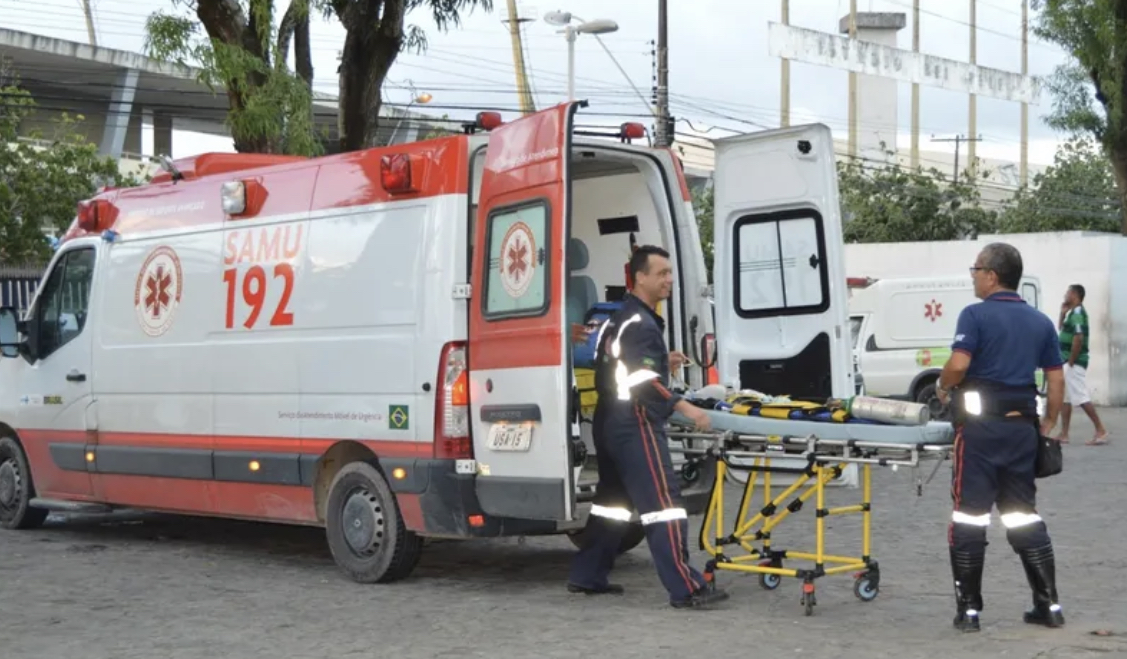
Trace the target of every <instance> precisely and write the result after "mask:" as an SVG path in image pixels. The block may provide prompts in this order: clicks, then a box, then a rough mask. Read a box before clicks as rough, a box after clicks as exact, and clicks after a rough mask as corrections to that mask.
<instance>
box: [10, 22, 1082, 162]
mask: <svg viewBox="0 0 1127 659" xmlns="http://www.w3.org/2000/svg"><path fill="white" fill-rule="evenodd" d="M91 2H92V3H93V5H94V17H95V25H96V29H97V36H98V42H99V45H102V46H108V47H112V48H117V49H121V50H129V51H136V52H140V51H142V50H143V48H144V38H145V27H144V26H145V18H146V17H147V16H148V15H149V14H150V13H152V12H154V11H160V10H164V11H174V12H181V13H183V12H184V9H183V8H182V5H180V6H179V7H178V6H176V5H174V2H175V0H91ZM556 2H558V3H560V4H551V5H548V4H540V3H538V2H534V1H531V0H530V1H520V2H518V7H519V9H518V12H519V13H520V15H521V16H522V17H525V18H530V19H533V20H531V21H530V22H527V23H525V24H524V40H525V50H526V68H527V69H528V72H529V78H530V81H531V84H532V87H533V91H534V100H535V101H536V103H537V106H538V107H546V106H549V105H551V104H555V103H558V102H560V101H564V100H566V92H567V70H568V69H567V44H566V42H565V41H564V38H563V35H561V34H558V33H557V30H558V29H559V28H557V27H555V26H553V25H550V24H548V23H547V22H545V21H544V20H543V16H544V15H545V14H546V13H547V12H548V11H551V10H557V9H558V10H564V11H570V12H572V13H573V14H574V15H576V16H578V17H580V18H582V19H585V20H593V19H597V18H603V19H612V20H614V21H615V22H616V23H617V24H618V26H619V29H618V31H617V32H614V33H612V34H606V35H603V36H602V40H603V43H604V44H605V45H606V47H607V49H609V51H610V53H611V55H613V59H612V58H611V57H610V56H608V54H607V52H605V51H604V50H603V49H602V48H601V47H600V46H599V44H598V43H597V42H596V41H595V40H594V38H593V37H591V36H590V35H581V36H580V37H579V38H578V41H577V43H576V55H575V86H576V96H577V97H578V98H585V99H587V100H588V101H590V107H589V108H588V109H587V111H586V112H585V114H586V116H585V118H584V119H583V120H582V121H583V123H584V124H585V125H596V124H601V125H617V123H619V122H621V121H624V120H634V121H642V122H646V123H647V125H649V122H650V121H651V120H652V115H650V111H651V109H650V107H649V106H648V105H647V103H648V99H649V97H650V94H651V89H652V86H653V84H654V60H653V57H652V55H651V51H652V48H653V46H652V43H651V42H652V40H654V39H655V38H656V34H657V6H658V2H657V0H613V1H611V0H556ZM80 4H81V3H80V0H36V1H35V2H34V3H33V2H30V1H29V0H0V26H2V27H5V28H9V29H15V30H22V31H26V32H32V33H37V34H41V35H45V36H51V37H57V38H62V39H69V40H72V41H82V42H86V41H87V33H86V27H85V22H84V19H83V15H82V10H81V6H80ZM287 5H288V1H287V0H278V7H279V9H278V13H279V15H280V14H281V12H282V11H283V10H284V7H285V6H287ZM506 5H507V3H506V0H494V9H493V11H492V12H484V11H482V10H480V9H478V10H475V11H473V12H471V13H469V14H467V15H465V16H464V17H463V21H462V25H461V27H460V28H459V27H455V28H451V29H450V30H448V31H447V32H440V31H438V30H437V29H436V28H435V26H434V23H433V22H432V20H431V19H430V17H429V15H427V13H426V12H425V11H422V10H419V11H416V12H415V13H413V14H411V15H409V16H408V22H409V23H415V24H418V25H419V26H421V27H423V28H424V29H425V30H426V31H427V35H428V40H429V48H428V49H427V51H426V52H425V53H423V54H407V53H404V54H402V55H400V57H399V59H398V60H397V62H396V63H395V65H394V66H393V67H392V69H391V72H390V74H389V76H388V81H387V83H386V84H385V87H384V98H385V100H387V101H389V102H391V103H397V104H407V103H409V102H410V99H411V98H412V96H413V95H414V93H413V92H412V90H417V92H420V93H421V92H426V93H428V94H430V95H431V97H432V100H431V101H430V103H429V104H427V105H425V106H421V105H415V106H414V107H413V108H412V111H423V112H428V113H434V114H436V115H439V116H441V115H442V114H449V115H450V116H451V117H465V118H468V117H472V116H473V114H474V113H475V112H476V109H478V108H480V109H498V110H505V113H504V114H505V116H506V118H509V117H514V116H516V114H517V113H516V110H517V108H518V99H517V94H516V78H515V74H514V68H513V63H512V49H511V46H510V39H509V34H508V31H507V26H506V25H505V24H504V23H503V20H504V19H505V18H506V17H507V15H508V12H507V8H506ZM668 5H669V85H670V98H671V111H672V113H673V114H674V116H676V117H678V118H681V119H684V120H685V121H682V122H680V123H678V127H677V131H678V132H685V133H690V134H691V133H693V132H694V131H704V132H705V133H706V134H707V135H708V136H723V135H730V134H732V133H735V132H752V131H755V130H758V129H760V128H762V127H774V126H777V125H778V123H779V101H780V65H779V60H778V59H777V58H775V57H772V56H771V55H770V54H769V52H768V46H767V29H768V22H769V21H776V22H777V21H779V20H780V16H781V13H780V12H781V9H780V7H781V2H780V0H668ZM857 5H858V11H892V12H902V13H905V14H907V18H908V23H907V27H906V28H905V29H904V30H902V31H901V32H900V33H899V44H898V45H899V47H901V48H905V49H910V48H911V45H912V24H911V11H912V1H911V0H858V2H857ZM848 12H849V1H848V0H791V1H790V23H791V25H794V26H798V27H804V28H808V29H812V30H819V31H823V32H831V33H835V34H836V33H837V27H838V21H839V19H840V18H841V17H843V16H845V15H847V14H848ZM969 17H970V0H922V2H921V17H920V50H921V51H922V52H925V53H927V54H931V55H937V56H941V57H947V58H951V59H956V60H960V61H967V60H968V55H969V44H970V27H969V22H968V20H969ZM1031 17H1032V13H1031ZM977 23H978V32H977V49H978V53H977V60H978V64H979V65H981V66H988V67H994V68H1000V69H1004V70H1007V71H1013V72H1020V70H1021V0H977ZM312 33H313V34H312V48H313V58H314V62H313V65H314V74H315V82H314V89H315V90H316V91H319V92H324V93H329V94H334V95H335V94H336V91H337V79H336V57H337V53H338V50H339V48H340V46H341V44H342V43H343V38H344V30H343V28H341V27H340V25H339V24H338V23H336V22H335V19H334V20H325V19H322V18H321V17H319V16H318V17H316V18H315V19H314V24H313V26H312ZM1065 61H1067V56H1066V55H1065V54H1064V53H1063V52H1062V51H1061V50H1060V49H1059V48H1058V47H1056V46H1055V45H1052V44H1048V43H1043V42H1041V41H1039V40H1037V39H1036V38H1034V37H1033V36H1032V35H1031V36H1030V39H1029V73H1030V74H1031V75H1047V74H1049V73H1051V72H1052V70H1053V69H1054V68H1055V67H1056V66H1057V65H1059V64H1061V63H1064V62H1065ZM616 62H617V64H618V65H619V66H621V68H622V70H623V71H624V72H625V74H626V75H625V76H624V75H623V73H622V72H620V71H619V69H618V68H617V67H616ZM627 76H628V78H629V81H630V82H632V83H633V85H634V86H636V87H637V88H638V89H639V90H640V91H641V94H642V96H644V97H645V98H646V100H645V101H643V100H642V99H640V98H639V97H638V95H637V94H636V93H635V92H634V91H633V89H632V88H631V86H630V84H629V82H628V81H627ZM910 95H911V85H910V84H906V83H901V84H900V85H899V97H900V102H899V124H900V131H899V132H900V137H899V138H898V139H899V146H900V148H901V149H902V150H903V151H905V152H906V151H907V148H908V145H909V142H908V139H909V138H908V134H909V130H910V120H911V115H910V108H911V105H910V103H911V100H910V99H911V96H910ZM847 99H848V74H847V73H846V72H844V71H838V70H833V69H829V68H824V67H819V66H815V65H809V64H804V63H798V62H793V63H792V64H791V107H792V123H806V122H813V121H818V122H822V123H825V124H827V125H829V126H830V127H831V128H832V129H833V130H834V133H835V136H837V137H838V138H839V139H845V137H846V135H847V132H846V131H847V117H848V106H847ZM920 99H921V111H920V127H921V128H920V146H921V149H923V150H925V151H928V150H930V151H947V152H950V151H952V150H953V149H954V145H953V144H951V143H946V142H944V143H933V142H932V141H931V139H932V137H933V136H934V137H936V138H950V137H953V136H954V135H956V134H963V135H965V134H966V133H967V130H968V125H967V117H968V108H967V97H966V95H964V94H959V93H954V92H949V91H945V90H940V89H934V88H928V87H923V86H921V88H920ZM1051 103H1052V101H1051V97H1050V96H1049V94H1048V93H1047V92H1042V94H1041V99H1040V104H1039V105H1034V106H1030V112H1029V116H1030V124H1029V139H1030V147H1029V149H1030V150H1029V157H1030V162H1032V163H1041V164H1048V163H1050V162H1051V161H1052V156H1053V152H1054V150H1055V147H1056V143H1057V141H1058V140H1059V139H1060V138H1061V137H1062V136H1060V135H1057V134H1055V133H1054V132H1053V131H1052V130H1051V129H1050V128H1048V127H1047V126H1046V125H1045V124H1044V122H1043V120H1042V118H1043V116H1044V115H1046V114H1047V113H1049V112H1050V111H1051V109H1052V107H1051ZM462 108H464V109H462ZM471 108H474V109H471ZM1019 113H1020V106H1019V105H1018V104H1016V103H1011V102H1006V101H1001V100H996V99H991V98H983V97H979V99H978V134H979V136H980V137H981V141H980V142H979V143H978V144H977V149H978V155H979V156H980V157H991V158H1001V159H1006V160H1011V161H1014V162H1016V161H1017V160H1018V154H1019V147H1020V132H1019V131H1020V128H1019V126H1020V124H1019V118H1020V114H1019ZM714 127H715V128H714ZM175 139H176V145H177V146H176V152H175V153H174V154H173V155H174V157H182V156H183V155H190V154H192V153H198V152H200V151H205V150H230V141H229V140H227V139H223V138H214V137H212V138H205V139H202V140H201V141H199V142H192V143H188V141H187V140H185V139H183V138H182V137H181V136H180V135H179V134H178V135H177V136H176V138H175ZM963 148H965V146H964V147H963ZM925 164H926V163H925Z"/></svg>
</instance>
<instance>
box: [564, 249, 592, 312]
mask: <svg viewBox="0 0 1127 659" xmlns="http://www.w3.org/2000/svg"><path fill="white" fill-rule="evenodd" d="M590 262H591V254H590V252H589V251H588V250H587V245H586V244H585V243H584V242H583V241H582V240H580V239H578V238H572V239H571V243H570V249H569V250H568V261H567V266H568V271H569V272H570V273H571V274H570V275H569V276H568V282H567V320H568V322H569V323H582V322H583V318H584V317H585V316H586V315H587V311H588V310H590V309H591V307H593V306H595V305H596V304H598V303H599V289H598V287H597V286H596V285H595V280H594V279H591V278H590V277H588V276H586V275H577V274H575V273H576V272H578V271H580V270H583V269H584V268H586V267H587V265H588V264H589V263H590Z"/></svg>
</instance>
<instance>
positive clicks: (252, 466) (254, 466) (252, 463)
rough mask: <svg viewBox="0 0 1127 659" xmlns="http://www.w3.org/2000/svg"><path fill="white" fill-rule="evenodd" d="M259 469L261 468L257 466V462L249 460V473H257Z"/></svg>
mask: <svg viewBox="0 0 1127 659" xmlns="http://www.w3.org/2000/svg"><path fill="white" fill-rule="evenodd" d="M261 468H262V465H260V464H258V460H251V461H250V470H251V471H258V470H259V469H261Z"/></svg>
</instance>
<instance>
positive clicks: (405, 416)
mask: <svg viewBox="0 0 1127 659" xmlns="http://www.w3.org/2000/svg"><path fill="white" fill-rule="evenodd" d="M387 418H388V425H390V426H391V428H392V429H393V430H407V428H408V427H409V426H410V423H411V415H410V413H409V412H408V408H407V406H406V405H391V406H389V407H388V410H387Z"/></svg>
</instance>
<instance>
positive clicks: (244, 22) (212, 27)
mask: <svg viewBox="0 0 1127 659" xmlns="http://www.w3.org/2000/svg"><path fill="white" fill-rule="evenodd" d="M256 6H266V7H267V8H268V9H269V8H271V7H272V6H273V0H251V15H250V17H248V16H247V15H246V14H245V13H244V12H243V9H242V6H241V5H240V4H239V2H238V0H199V3H198V4H197V5H196V16H197V18H199V19H200V24H202V25H203V26H204V29H205V30H206V31H207V35H208V36H209V37H211V38H212V39H214V40H216V41H221V42H223V43H224V44H226V45H228V46H237V47H241V48H243V49H244V50H246V51H247V52H248V53H250V54H252V55H254V56H255V57H258V58H260V59H262V61H263V62H264V63H265V64H266V65H267V66H269V64H270V53H269V52H267V49H266V47H265V43H267V42H266V41H264V40H263V39H261V38H260V35H259V34H258V33H259V23H258V20H257V17H256V12H255V11H254V8H255V7H256ZM265 82H266V77H265V76H264V75H263V74H261V73H257V72H254V73H248V74H247V75H246V77H245V78H244V79H242V80H232V79H226V80H223V86H224V87H225V88H226V89H227V99H228V103H229V107H230V111H231V112H236V113H237V112H240V111H242V110H243V109H245V108H246V100H245V99H246V96H247V95H248V94H250V93H253V90H254V89H256V88H259V87H261V86H262V85H263V84H265ZM231 137H232V139H233V141H234V145H235V150H236V151H238V152H239V153H272V152H273V151H274V145H273V144H272V143H271V141H270V140H269V139H268V138H265V137H250V136H246V135H239V134H237V132H236V131H232V136H231Z"/></svg>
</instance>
